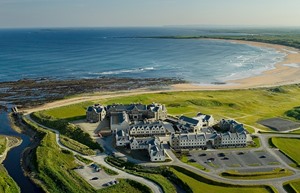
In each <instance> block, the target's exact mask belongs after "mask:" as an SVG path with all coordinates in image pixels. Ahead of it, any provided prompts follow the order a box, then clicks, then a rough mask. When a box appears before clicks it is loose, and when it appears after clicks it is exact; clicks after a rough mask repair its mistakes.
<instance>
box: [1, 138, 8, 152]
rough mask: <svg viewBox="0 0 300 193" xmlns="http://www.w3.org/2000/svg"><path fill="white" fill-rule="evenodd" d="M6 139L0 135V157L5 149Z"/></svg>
mask: <svg viewBox="0 0 300 193" xmlns="http://www.w3.org/2000/svg"><path fill="white" fill-rule="evenodd" d="M6 143H7V140H6V137H5V136H1V135H0V155H2V154H3V153H4V151H5V149H6Z"/></svg>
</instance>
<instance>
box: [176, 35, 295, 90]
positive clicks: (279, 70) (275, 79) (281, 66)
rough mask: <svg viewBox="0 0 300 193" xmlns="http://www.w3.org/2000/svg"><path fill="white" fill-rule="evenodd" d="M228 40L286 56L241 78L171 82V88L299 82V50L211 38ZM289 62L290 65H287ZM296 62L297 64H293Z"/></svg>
mask: <svg viewBox="0 0 300 193" xmlns="http://www.w3.org/2000/svg"><path fill="white" fill-rule="evenodd" d="M212 40H217V41H219V40H221V41H228V42H231V43H234V44H246V45H249V46H254V47H261V48H271V49H274V50H276V51H277V52H281V53H284V54H285V55H286V56H285V57H284V59H283V61H281V62H278V63H276V64H275V65H274V68H273V69H269V70H266V71H264V72H262V73H261V74H259V75H255V76H251V77H247V78H241V79H237V80H229V81H227V82H225V83H226V84H207V85H201V84H194V83H183V84H173V85H172V86H171V89H172V90H175V91H188V90H231V89H249V88H260V87H272V86H281V85H288V84H296V83H300V50H299V49H296V48H293V47H288V46H283V45H278V44H269V43H262V42H254V41H244V40H225V39H224V40H223V39H212ZM289 64H290V66H288V65H289ZM295 64H298V67H297V66H293V65H295Z"/></svg>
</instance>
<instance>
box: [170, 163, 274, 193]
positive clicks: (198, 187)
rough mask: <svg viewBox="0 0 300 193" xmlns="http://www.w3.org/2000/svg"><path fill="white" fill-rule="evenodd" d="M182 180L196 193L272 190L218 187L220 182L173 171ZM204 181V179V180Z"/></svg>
mask: <svg viewBox="0 0 300 193" xmlns="http://www.w3.org/2000/svg"><path fill="white" fill-rule="evenodd" d="M171 170H172V171H173V172H174V173H175V174H176V175H177V176H178V177H179V178H180V179H181V180H183V181H184V182H185V183H187V184H188V185H189V186H190V187H191V188H192V190H193V192H194V193H202V192H205V193H216V192H218V193H240V192H243V193H253V192H255V193H270V188H269V189H268V188H267V187H263V186H262V187H239V186H234V185H231V186H230V185H226V184H223V183H222V184H220V185H217V183H218V182H213V181H211V182H209V180H208V181H207V179H206V181H207V182H208V183H206V182H204V181H201V180H199V179H198V180H197V179H196V178H194V175H195V174H194V175H187V174H185V173H183V172H181V171H178V169H177V168H172V169H171ZM200 178H202V177H200ZM202 179H203V178H202Z"/></svg>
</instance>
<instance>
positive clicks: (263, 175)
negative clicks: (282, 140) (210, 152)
mask: <svg viewBox="0 0 300 193" xmlns="http://www.w3.org/2000/svg"><path fill="white" fill-rule="evenodd" d="M290 175H293V172H291V171H289V170H286V169H281V168H276V169H274V170H273V171H270V172H253V173H240V172H237V171H235V170H230V171H226V172H222V173H221V176H222V177H225V178H231V179H241V180H258V179H269V178H280V177H284V176H290Z"/></svg>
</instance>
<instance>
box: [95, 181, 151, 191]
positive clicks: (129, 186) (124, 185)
mask: <svg viewBox="0 0 300 193" xmlns="http://www.w3.org/2000/svg"><path fill="white" fill-rule="evenodd" d="M119 182H120V183H119V184H117V185H115V186H111V187H109V188H104V189H101V190H98V191H97V193H121V192H129V193H150V192H151V190H150V189H149V188H148V187H147V186H145V185H142V184H140V183H138V182H135V181H132V180H128V179H120V180H119ZM137 186H139V187H143V188H140V189H137V188H136V187H137Z"/></svg>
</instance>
